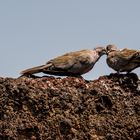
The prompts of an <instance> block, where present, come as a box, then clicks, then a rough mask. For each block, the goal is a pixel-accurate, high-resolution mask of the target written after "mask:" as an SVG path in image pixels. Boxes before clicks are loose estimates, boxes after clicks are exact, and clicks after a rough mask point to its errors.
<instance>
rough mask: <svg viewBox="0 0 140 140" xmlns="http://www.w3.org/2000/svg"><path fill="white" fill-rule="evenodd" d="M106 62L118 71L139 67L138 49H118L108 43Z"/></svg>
mask: <svg viewBox="0 0 140 140" xmlns="http://www.w3.org/2000/svg"><path fill="white" fill-rule="evenodd" d="M106 50H107V64H108V66H109V67H111V68H112V69H114V70H115V71H117V72H118V73H119V72H131V71H132V70H134V69H135V68H138V67H140V51H139V50H133V49H126V48H125V49H123V50H119V49H117V47H116V46H114V45H108V46H107V47H106Z"/></svg>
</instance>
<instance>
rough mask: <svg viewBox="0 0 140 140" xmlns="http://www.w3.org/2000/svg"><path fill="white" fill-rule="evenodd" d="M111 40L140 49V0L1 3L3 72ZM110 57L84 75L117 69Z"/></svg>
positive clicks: (14, 72)
mask: <svg viewBox="0 0 140 140" xmlns="http://www.w3.org/2000/svg"><path fill="white" fill-rule="evenodd" d="M107 44H116V45H117V46H118V47H119V48H124V47H128V48H132V49H140V0H116V1H115V0H104V1H103V0H69V1H68V0H22V1H21V0H3V1H2V0H1V1H0V64H1V67H0V76H3V77H18V76H19V72H20V71H21V70H23V69H26V68H30V67H32V66H37V65H41V64H44V63H46V62H47V61H48V60H49V59H51V58H54V57H56V56H58V55H61V54H64V53H66V52H70V51H76V50H81V49H92V48H94V47H96V46H106V45H107ZM105 59H106V57H105V56H104V57H102V58H101V59H100V61H99V62H98V63H97V64H96V65H95V67H94V68H93V70H92V71H91V72H89V73H88V74H86V75H84V77H85V78H86V79H95V78H98V77H99V76H100V75H105V74H109V73H111V72H114V71H113V70H112V69H110V68H108V67H107V65H106V61H105ZM134 72H136V73H137V74H138V75H140V68H138V69H137V70H135V71H134Z"/></svg>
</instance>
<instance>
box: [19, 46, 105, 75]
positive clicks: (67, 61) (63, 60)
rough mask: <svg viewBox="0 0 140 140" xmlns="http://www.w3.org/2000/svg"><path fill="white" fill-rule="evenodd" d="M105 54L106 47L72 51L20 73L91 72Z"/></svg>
mask: <svg viewBox="0 0 140 140" xmlns="http://www.w3.org/2000/svg"><path fill="white" fill-rule="evenodd" d="M104 54H106V49H105V48H104V47H96V48H94V49H93V50H87V49H86V50H80V51H75V52H70V53H66V54H64V55H62V56H58V57H56V58H54V59H51V60H49V61H48V62H47V63H46V64H44V65H40V66H36V67H33V68H29V69H26V70H24V71H22V72H21V73H20V74H22V75H27V76H28V75H32V74H35V73H40V72H43V73H45V74H49V75H56V76H81V75H82V74H85V73H87V72H89V71H90V70H91V69H92V68H93V66H94V65H95V63H96V62H97V61H98V60H99V58H100V57H101V56H102V55H104Z"/></svg>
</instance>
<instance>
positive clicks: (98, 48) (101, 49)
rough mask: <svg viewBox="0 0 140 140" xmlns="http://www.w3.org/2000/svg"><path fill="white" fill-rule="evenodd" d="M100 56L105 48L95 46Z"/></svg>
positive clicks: (104, 52)
mask: <svg viewBox="0 0 140 140" xmlns="http://www.w3.org/2000/svg"><path fill="white" fill-rule="evenodd" d="M94 50H95V51H96V52H97V53H98V54H99V55H100V56H102V55H104V54H106V49H105V48H104V47H96V48H95V49H94Z"/></svg>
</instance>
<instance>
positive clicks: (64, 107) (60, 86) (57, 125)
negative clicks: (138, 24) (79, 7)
mask: <svg viewBox="0 0 140 140" xmlns="http://www.w3.org/2000/svg"><path fill="white" fill-rule="evenodd" d="M0 140H140V80H138V77H137V75H135V74H127V75H123V74H121V75H118V74H111V75H109V76H102V77H100V78H99V79H97V80H94V81H85V80H83V79H80V78H74V77H66V78H54V77H42V78H27V77H20V78H17V79H14V78H0Z"/></svg>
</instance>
